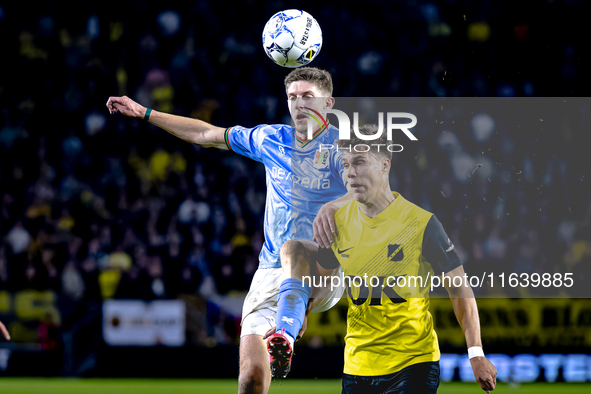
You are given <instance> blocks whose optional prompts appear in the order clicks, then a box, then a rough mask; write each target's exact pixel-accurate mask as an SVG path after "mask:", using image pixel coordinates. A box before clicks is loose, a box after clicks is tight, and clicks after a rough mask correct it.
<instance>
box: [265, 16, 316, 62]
mask: <svg viewBox="0 0 591 394" xmlns="http://www.w3.org/2000/svg"><path fill="white" fill-rule="evenodd" d="M263 47H264V48H265V53H266V54H267V56H269V57H270V58H271V60H273V61H274V62H275V63H277V64H279V65H280V66H283V67H289V68H295V67H301V66H305V65H306V64H308V63H310V62H311V61H312V60H314V59H315V58H316V56H318V53H319V52H320V48H321V47H322V30H320V26H319V25H318V22H316V19H314V18H313V17H312V15H310V14H308V13H307V12H306V11H301V10H285V11H280V12H278V13H276V14H275V15H273V16H272V17H271V19H269V21H268V22H267V24H266V25H265V29H264V30H263Z"/></svg>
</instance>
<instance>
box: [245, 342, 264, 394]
mask: <svg viewBox="0 0 591 394" xmlns="http://www.w3.org/2000/svg"><path fill="white" fill-rule="evenodd" d="M270 385H271V370H270V369H269V354H268V353H267V346H266V343H265V341H264V340H263V337H262V336H261V335H246V336H244V337H242V338H240V376H239V377H238V394H255V393H256V394H259V393H263V394H266V393H267V392H268V391H269V386H270Z"/></svg>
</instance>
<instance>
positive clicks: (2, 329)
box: [0, 321, 10, 341]
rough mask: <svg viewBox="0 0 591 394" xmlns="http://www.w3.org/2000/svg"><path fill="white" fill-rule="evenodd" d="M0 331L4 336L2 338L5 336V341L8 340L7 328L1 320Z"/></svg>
mask: <svg viewBox="0 0 591 394" xmlns="http://www.w3.org/2000/svg"><path fill="white" fill-rule="evenodd" d="M0 332H2V336H4V338H6V340H7V341H10V334H9V333H8V330H7V329H6V327H4V324H2V322H1V321H0Z"/></svg>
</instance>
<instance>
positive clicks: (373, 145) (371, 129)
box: [337, 123, 392, 161]
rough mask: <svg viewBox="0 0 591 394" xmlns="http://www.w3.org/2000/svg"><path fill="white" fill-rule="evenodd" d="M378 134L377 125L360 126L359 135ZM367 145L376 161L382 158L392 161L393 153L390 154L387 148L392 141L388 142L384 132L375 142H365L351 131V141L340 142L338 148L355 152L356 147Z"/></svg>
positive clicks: (386, 134)
mask: <svg viewBox="0 0 591 394" xmlns="http://www.w3.org/2000/svg"><path fill="white" fill-rule="evenodd" d="M377 133H378V126H377V125H376V124H372V123H370V124H364V125H363V126H359V134H362V135H375V134H377ZM362 144H363V145H366V146H369V150H368V152H369V153H371V154H372V155H373V156H374V157H375V158H376V159H378V160H379V159H380V157H385V158H386V159H388V160H390V161H392V152H390V151H389V150H388V149H387V147H388V145H390V141H389V140H388V133H385V132H383V133H382V135H381V136H380V138H378V139H376V140H373V141H365V140H362V139H361V138H359V137H357V134H355V132H354V131H353V129H351V139H349V140H338V141H337V146H338V148H339V149H340V150H342V151H348V152H354V148H353V147H354V146H355V145H362Z"/></svg>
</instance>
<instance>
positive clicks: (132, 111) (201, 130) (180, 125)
mask: <svg viewBox="0 0 591 394" xmlns="http://www.w3.org/2000/svg"><path fill="white" fill-rule="evenodd" d="M107 108H108V109H109V113H110V114H115V113H117V112H119V113H122V114H123V115H125V116H130V117H134V118H144V117H145V116H146V111H147V110H148V108H146V107H144V106H142V105H140V104H138V103H136V102H135V101H133V100H132V99H130V98H129V97H127V96H123V97H109V100H108V101H107ZM148 121H149V122H150V123H152V124H153V125H156V126H158V127H160V128H161V129H164V130H166V131H168V132H169V133H170V134H172V135H174V136H176V137H178V138H180V139H182V140H185V141H187V142H190V143H192V144H198V145H201V146H203V147H205V148H218V149H223V150H227V149H228V147H227V146H226V143H225V142H224V132H225V129H224V128H222V127H216V126H213V125H210V124H209V123H207V122H203V121H201V120H198V119H192V118H186V117H183V116H177V115H172V114H167V113H164V112H159V111H154V110H152V111H151V113H150V114H149V119H148Z"/></svg>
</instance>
